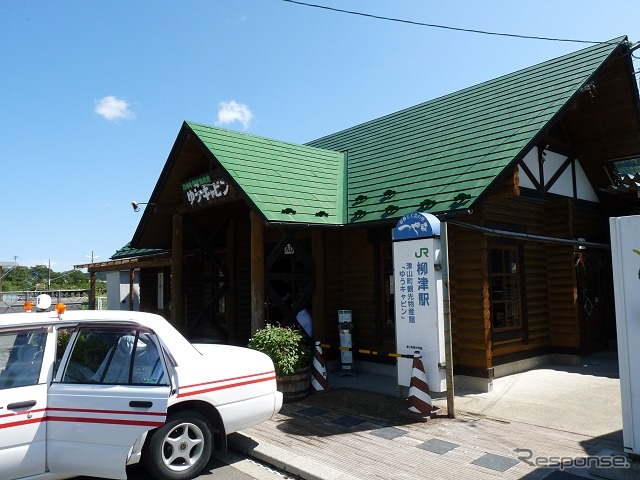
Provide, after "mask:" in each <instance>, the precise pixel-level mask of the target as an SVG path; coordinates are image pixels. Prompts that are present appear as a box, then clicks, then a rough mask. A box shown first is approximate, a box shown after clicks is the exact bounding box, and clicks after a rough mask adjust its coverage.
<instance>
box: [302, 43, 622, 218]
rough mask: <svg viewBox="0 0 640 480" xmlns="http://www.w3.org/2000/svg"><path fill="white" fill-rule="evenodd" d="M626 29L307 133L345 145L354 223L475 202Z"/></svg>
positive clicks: (321, 142)
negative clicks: (348, 124) (398, 107)
mask: <svg viewBox="0 0 640 480" xmlns="http://www.w3.org/2000/svg"><path fill="white" fill-rule="evenodd" d="M625 40H626V37H621V38H618V39H615V40H612V41H610V42H606V43H602V44H598V45H595V46H592V47H589V48H586V49H584V50H580V51H578V52H576V53H572V54H570V55H565V56H563V57H560V58H556V59H554V60H550V61H547V62H544V63H541V64H539V65H536V66H533V67H529V68H526V69H524V70H520V71H518V72H515V73H512V74H509V75H505V76H503V77H500V78H497V79H495V80H491V81H488V82H485V83H482V84H480V85H477V86H474V87H470V88H467V89H464V90H461V91H459V92H456V93H453V94H450V95H446V96H444V97H441V98H437V99H435V100H431V101H428V102H425V103H422V104H420V105H416V106H414V107H411V108H408V109H405V110H402V111H399V112H396V113H392V114H390V115H387V116H384V117H381V118H378V119H376V120H372V121H369V122H366V123H364V124H362V125H358V126H356V127H353V128H349V129H347V130H344V131H341V132H338V133H335V134H332V135H329V136H326V137H323V138H320V139H318V140H315V141H312V142H309V143H308V145H311V146H315V147H321V148H326V149H331V150H340V151H346V153H347V162H348V199H347V207H348V214H347V216H348V222H350V223H354V222H367V221H376V220H381V219H385V218H387V217H394V218H397V217H401V216H402V215H404V214H406V213H409V212H412V211H415V210H428V211H430V212H432V213H439V212H447V211H452V210H457V209H462V208H470V207H473V205H474V203H476V202H477V201H478V199H480V198H481V196H482V195H483V194H485V193H486V192H487V191H488V189H489V188H490V187H491V185H492V184H493V183H494V182H496V181H497V180H498V179H500V177H501V175H502V174H503V173H506V169H507V167H508V166H510V165H511V164H513V163H515V162H516V161H517V160H519V158H520V157H522V156H523V155H525V154H526V153H527V151H528V150H529V149H530V148H531V147H532V146H534V145H536V143H537V142H538V141H540V138H541V135H542V134H543V133H544V132H545V130H546V129H547V128H549V126H550V122H552V120H554V119H555V118H558V117H559V116H560V114H561V112H562V111H563V109H564V108H565V107H568V106H569V105H570V104H571V103H572V99H573V98H574V97H575V96H576V95H579V94H580V88H581V87H583V86H584V85H585V84H587V83H589V81H590V80H591V79H592V78H593V77H594V75H596V73H597V71H598V70H599V68H600V67H601V66H602V65H603V64H604V63H605V62H606V61H607V60H608V59H609V58H611V56H612V55H613V53H614V51H615V50H616V49H617V48H618V47H619V46H620V44H621V43H622V42H624V41H625Z"/></svg>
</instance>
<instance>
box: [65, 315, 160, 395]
mask: <svg viewBox="0 0 640 480" xmlns="http://www.w3.org/2000/svg"><path fill="white" fill-rule="evenodd" d="M62 381H63V382H65V383H93V384H96V383H97V384H118V385H126V384H136V385H150V384H152V385H159V384H166V383H167V376H166V375H165V372H164V367H163V364H162V361H161V358H160V354H159V352H158V349H157V347H156V342H154V338H153V334H152V333H150V332H146V331H143V330H139V329H133V328H132V329H130V328H108V327H100V328H98V327H86V328H80V329H79V330H78V332H77V336H76V338H75V342H74V344H73V351H72V352H71V356H70V358H69V363H68V365H67V367H66V370H65V372H64V375H63V376H62Z"/></svg>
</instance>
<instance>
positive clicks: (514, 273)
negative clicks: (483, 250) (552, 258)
mask: <svg viewBox="0 0 640 480" xmlns="http://www.w3.org/2000/svg"><path fill="white" fill-rule="evenodd" d="M489 268H490V272H489V276H490V281H491V322H492V326H493V330H494V332H505V331H509V330H519V329H522V328H523V321H522V308H521V294H520V285H521V280H520V270H521V269H520V250H519V248H518V247H517V246H499V247H498V246H496V247H492V248H490V249H489Z"/></svg>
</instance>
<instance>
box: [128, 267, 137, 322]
mask: <svg viewBox="0 0 640 480" xmlns="http://www.w3.org/2000/svg"><path fill="white" fill-rule="evenodd" d="M135 283H136V271H135V270H134V269H133V268H132V269H130V270H129V311H130V312H133V310H134V308H133V307H134V305H133V304H134V302H135V299H136V295H135V293H136V292H135V289H134V286H135Z"/></svg>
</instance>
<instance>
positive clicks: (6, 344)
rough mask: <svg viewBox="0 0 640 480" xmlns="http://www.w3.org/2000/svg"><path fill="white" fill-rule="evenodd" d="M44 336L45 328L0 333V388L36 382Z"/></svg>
mask: <svg viewBox="0 0 640 480" xmlns="http://www.w3.org/2000/svg"><path fill="white" fill-rule="evenodd" d="M46 337H47V331H46V330H45V329H37V330H24V331H13V332H2V333H0V390H3V389H5V388H15V387H25V386H28V385H35V384H36V383H37V382H38V378H39V377H40V369H41V367H42V354H43V351H44V345H45V340H46Z"/></svg>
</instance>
